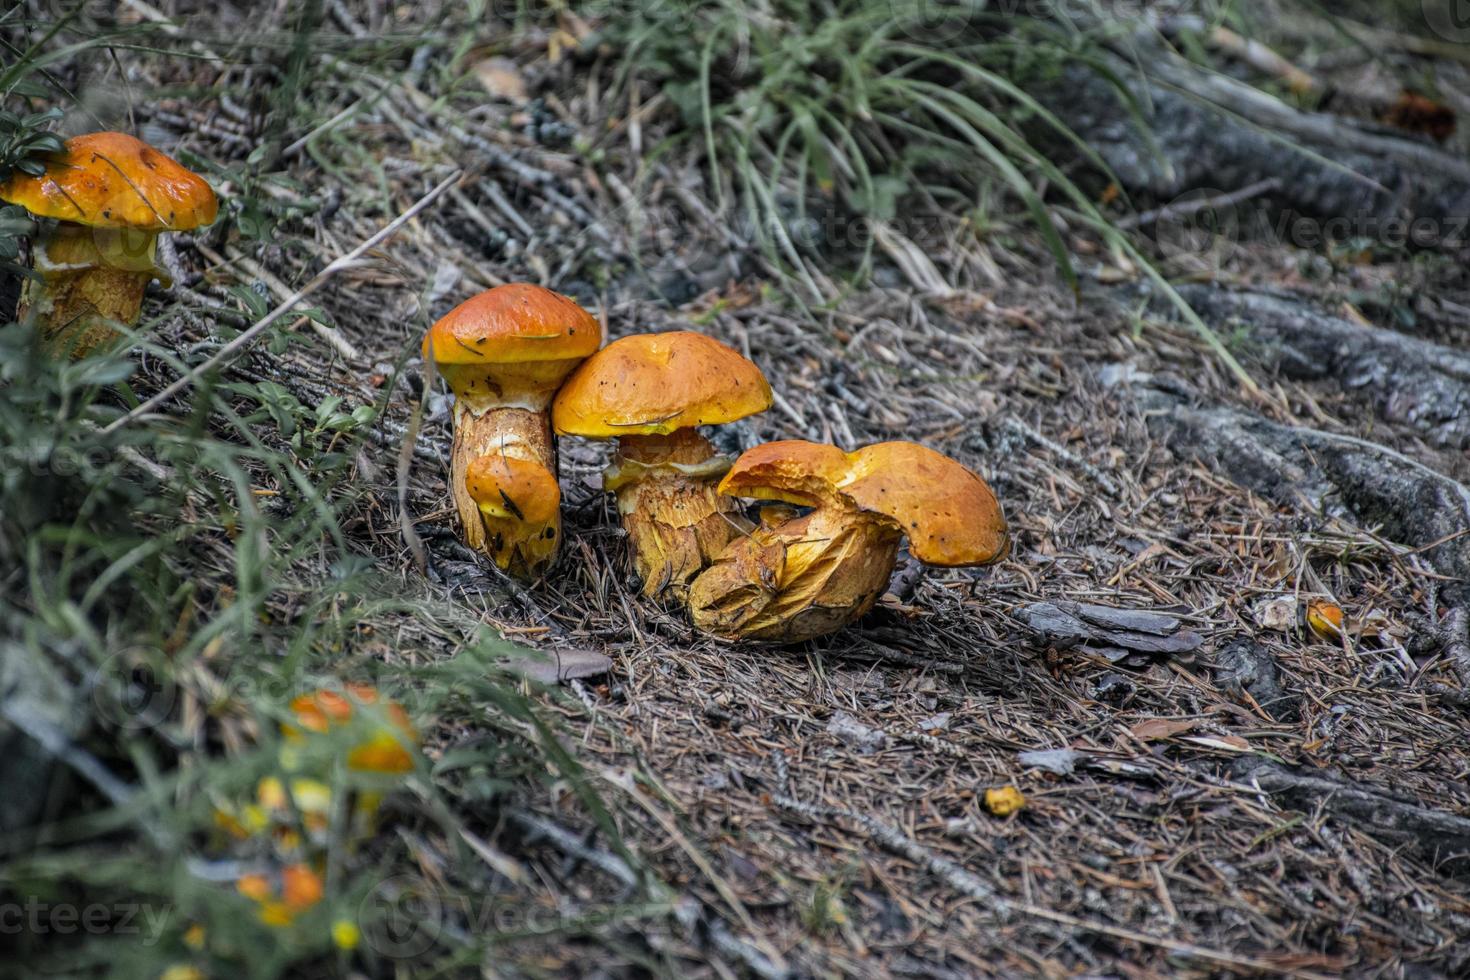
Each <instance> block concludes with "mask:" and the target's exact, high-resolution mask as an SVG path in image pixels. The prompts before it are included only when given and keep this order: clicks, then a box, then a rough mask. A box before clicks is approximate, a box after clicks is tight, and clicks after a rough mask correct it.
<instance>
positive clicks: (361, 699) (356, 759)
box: [281, 684, 418, 774]
mask: <svg viewBox="0 0 1470 980" xmlns="http://www.w3.org/2000/svg"><path fill="white" fill-rule="evenodd" d="M378 701H379V699H378V692H377V690H376V689H375V688H373V687H371V686H370V685H367V684H349V685H347V688H346V693H345V694H343V693H339V692H337V691H331V690H321V691H315V692H313V693H311V694H303V695H301V696H300V697H297V698H295V699H294V700H292V702H291V711H292V713H293V714H294V715H295V716H296V724H297V725H299V726H300V727H301V728H303V729H305V730H306V731H308V732H316V733H325V732H327V731H330V730H331V729H332V728H335V727H338V726H342V725H348V724H351V723H352V722H353V721H354V720H355V707H356V706H366V705H377V704H378ZM382 711H383V713H384V715H385V716H386V719H387V721H388V724H387V725H374V726H372V727H371V728H370V729H369V730H368V731H367V734H366V737H365V738H364V739H363V740H362V741H360V742H358V743H357V744H355V745H353V747H352V748H351V749H350V750H349V752H348V754H347V767H348V768H349V769H355V770H358V771H359V772H377V773H388V774H402V773H406V772H411V771H412V770H413V755H412V754H411V753H410V751H409V748H408V746H411V745H413V744H415V743H416V742H417V741H418V733H417V732H415V731H414V727H413V723H412V722H411V721H409V718H408V713H407V712H406V711H404V710H403V708H402V707H401V706H400V705H398V704H396V703H394V702H392V701H388V702H386V703H385V704H383V706H382ZM281 727H282V731H283V732H284V733H285V735H286V736H287V737H288V738H292V739H299V738H301V737H302V733H301V731H300V730H299V729H298V728H297V727H296V726H294V725H282V726H281Z"/></svg>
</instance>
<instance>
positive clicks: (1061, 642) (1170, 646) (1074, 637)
mask: <svg viewBox="0 0 1470 980" xmlns="http://www.w3.org/2000/svg"><path fill="white" fill-rule="evenodd" d="M1016 615H1017V616H1018V617H1019V618H1020V619H1021V620H1022V621H1023V622H1025V623H1026V624H1027V625H1028V626H1030V627H1031V628H1032V629H1034V630H1036V631H1037V632H1039V633H1041V634H1042V635H1043V636H1045V637H1046V639H1047V641H1048V642H1049V643H1052V644H1055V645H1056V646H1059V647H1073V646H1081V647H1083V648H1086V649H1088V650H1091V651H1092V652H1095V653H1098V654H1101V655H1102V656H1104V657H1106V658H1107V659H1108V660H1109V661H1111V662H1113V663H1119V662H1124V663H1129V664H1130V665H1135V666H1136V665H1139V664H1142V663H1145V662H1147V659H1148V656H1141V655H1149V656H1151V655H1159V654H1166V655H1167V654H1178V653H1193V652H1194V651H1195V650H1198V649H1199V648H1200V645H1201V644H1203V643H1204V637H1202V636H1201V635H1200V634H1198V633H1196V632H1195V631H1193V630H1189V629H1184V628H1183V621H1182V620H1181V619H1180V618H1179V617H1177V616H1171V615H1168V614H1166V613H1159V612H1151V611H1149V610H1143V609H1115V608H1112V607H1110V606H1098V605H1093V604H1090V603H1078V602H1066V601H1059V602H1033V603H1030V604H1029V605H1026V606H1022V607H1021V608H1020V609H1018V610H1017V611H1016Z"/></svg>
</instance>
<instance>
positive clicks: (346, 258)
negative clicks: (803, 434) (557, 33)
mask: <svg viewBox="0 0 1470 980" xmlns="http://www.w3.org/2000/svg"><path fill="white" fill-rule="evenodd" d="M462 173H463V171H461V170H456V171H455V172H454V173H452V174H450V175H449V176H448V177H446V178H444V179H443V180H442V181H440V182H439V184H438V186H436V187H435V188H434V189H433V190H431V191H429V193H427V194H425V195H424V196H423V197H421V198H419V199H418V200H417V201H416V202H414V205H413V206H412V207H410V208H409V209H408V210H407V211H405V212H403V213H402V214H400V215H399V216H398V217H396V218H394V219H393V220H392V221H390V222H388V223H387V224H386V225H384V226H383V227H382V228H381V229H379V230H378V232H377V234H375V235H373V236H372V237H371V238H369V239H367V241H365V242H363V243H362V244H361V245H359V246H357V248H354V249H353V250H352V251H350V252H348V253H347V254H346V255H343V256H340V257H339V258H336V259H333V260H332V263H331V264H330V265H328V266H327V267H326V268H325V269H323V270H322V271H321V272H318V273H317V274H316V275H315V276H314V277H312V280H311V281H310V282H308V283H307V284H306V285H305V286H302V287H301V288H300V289H298V290H297V291H296V292H295V293H294V294H293V295H291V296H289V297H288V298H287V299H285V300H284V301H283V302H282V303H281V305H280V306H277V307H276V308H275V309H273V310H271V311H270V312H269V313H267V314H266V315H265V316H264V317H262V318H261V319H260V320H257V321H256V322H255V323H254V324H253V325H252V326H251V327H250V328H249V329H247V330H246V331H245V332H244V333H242V334H240V336H238V337H236V338H235V339H234V340H232V341H230V342H229V343H228V344H225V345H224V346H223V347H221V348H220V349H219V350H218V351H217V352H216V353H215V355H214V356H213V357H211V358H210V359H209V360H207V361H205V362H204V363H203V364H201V365H199V366H198V367H196V368H194V369H193V370H192V371H189V372H188V373H186V374H185V375H183V377H181V378H179V379H178V380H177V381H175V382H173V383H172V384H170V385H168V386H167V387H165V388H164V389H163V390H162V391H160V392H158V393H157V394H156V395H154V396H153V397H151V398H149V399H148V400H147V401H145V402H143V403H142V404H141V405H139V406H138V407H137V408H134V409H133V410H132V411H130V412H128V413H127V414H126V415H123V416H121V417H119V418H117V419H115V420H114V421H112V422H111V423H109V424H108V425H107V426H106V427H105V428H103V430H102V434H103V435H110V434H112V433H113V432H116V431H117V430H118V429H120V428H122V427H123V426H125V425H127V424H128V423H129V422H131V421H133V420H134V419H136V418H138V417H139V416H141V415H144V414H146V413H147V412H149V411H151V410H152V409H154V408H157V407H158V406H159V405H161V404H163V403H164V402H165V401H167V400H168V399H169V398H171V397H172V396H173V395H174V394H175V393H177V392H178V391H180V390H181V389H183V388H185V387H187V386H188V385H191V384H193V383H195V382H196V381H198V380H199V379H200V378H201V377H203V376H204V375H205V374H206V373H208V372H209V371H212V370H214V369H215V368H217V367H219V366H220V365H221V364H223V363H224V362H225V361H228V360H229V359H230V358H231V357H233V356H234V355H235V354H237V353H238V352H239V351H241V350H243V349H244V348H245V347H246V346H248V345H249V344H250V342H251V341H253V340H254V339H255V338H256V337H258V336H260V334H261V332H262V331H263V330H265V328H266V327H269V326H270V325H271V324H273V323H275V322H276V321H277V320H279V319H280V318H281V317H283V316H285V315H286V314H287V313H288V312H290V310H291V309H292V308H293V307H294V306H296V304H298V303H300V302H301V301H302V300H304V299H305V298H306V297H308V296H310V295H311V294H312V293H314V292H316V291H317V290H318V289H320V288H321V287H322V286H323V285H325V284H326V282H327V280H329V279H331V278H332V277H333V276H334V275H336V274H337V273H339V272H341V271H342V270H343V269H346V268H348V267H349V266H351V265H352V264H353V263H354V262H356V261H357V260H358V259H359V258H361V257H362V255H363V254H364V253H366V252H367V251H368V250H369V249H372V248H376V247H377V246H378V245H381V244H382V243H383V242H384V241H385V240H386V239H388V238H389V237H391V236H392V235H393V234H394V233H395V232H396V231H398V229H400V228H402V227H403V226H404V225H405V224H407V223H408V222H409V221H411V220H413V218H414V216H415V215H417V214H418V213H419V212H420V211H422V210H424V209H425V208H427V207H428V206H429V205H430V204H433V203H434V202H435V201H436V200H438V198H439V195H441V194H443V193H444V192H445V191H447V190H449V188H450V187H452V186H453V185H454V184H455V183H456V182H457V181H458V180H459V178H460V175H461V174H462Z"/></svg>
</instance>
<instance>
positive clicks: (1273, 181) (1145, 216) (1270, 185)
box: [1117, 177, 1281, 231]
mask: <svg viewBox="0 0 1470 980" xmlns="http://www.w3.org/2000/svg"><path fill="white" fill-rule="evenodd" d="M1280 186H1281V181H1280V180H1278V179H1277V178H1275V177H1267V178H1266V179H1265V180H1258V181H1256V182H1255V183H1254V184H1249V185H1247V186H1245V187H1241V188H1239V189H1238V190H1233V191H1230V192H1229V193H1227V194H1215V195H1213V196H1210V197H1200V198H1193V199H1191V200H1188V201H1175V202H1173V203H1171V204H1166V205H1165V206H1164V207H1161V208H1153V209H1152V210H1149V211H1141V212H1139V213H1138V214H1130V215H1128V216H1127V217H1124V218H1119V219H1118V222H1117V224H1118V227H1119V228H1122V229H1124V230H1125V231H1126V230H1128V229H1130V228H1140V227H1143V226H1145V225H1151V224H1153V223H1154V222H1156V221H1158V220H1159V219H1161V218H1183V217H1187V216H1189V215H1191V214H1196V213H1198V212H1200V211H1203V210H1205V209H1206V208H1228V207H1233V206H1234V205H1236V204H1239V203H1240V202H1242V201H1249V200H1250V199H1251V198H1253V197H1260V196H1261V195H1262V194H1269V193H1271V192H1272V191H1274V190H1276V189H1277V188H1279V187H1280Z"/></svg>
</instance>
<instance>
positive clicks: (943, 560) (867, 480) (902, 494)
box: [842, 442, 1010, 566]
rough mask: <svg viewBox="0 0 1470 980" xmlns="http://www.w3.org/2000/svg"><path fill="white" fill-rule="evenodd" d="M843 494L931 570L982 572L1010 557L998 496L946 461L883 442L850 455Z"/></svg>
mask: <svg viewBox="0 0 1470 980" xmlns="http://www.w3.org/2000/svg"><path fill="white" fill-rule="evenodd" d="M850 459H851V460H852V469H851V471H850V472H849V474H848V477H847V479H846V480H844V481H843V483H842V492H843V493H844V494H846V495H847V496H848V497H849V498H850V499H851V500H852V501H853V502H854V503H855V504H857V506H858V507H860V508H862V509H863V510H867V511H875V512H877V513H880V514H884V515H887V516H888V517H890V518H892V519H893V520H894V521H896V522H897V523H898V524H899V525H900V526H901V527H902V528H903V533H904V534H906V535H908V539H909V552H910V553H911V554H912V555H913V556H914V557H915V558H917V559H919V561H921V562H924V563H925V564H927V565H945V566H959V565H984V564H988V563H990V562H993V561H999V560H1001V559H1002V558H1004V557H1005V556H1006V555H1007V554H1009V553H1010V534H1009V531H1008V529H1007V527H1006V519H1005V515H1003V514H1002V513H1001V509H1000V502H999V501H997V500H996V499H995V493H994V492H993V491H992V490H991V489H990V485H989V484H987V483H986V482H985V481H984V480H982V479H980V477H978V476H976V475H975V474H974V473H972V472H970V470H968V469H966V468H965V467H964V466H962V465H961V464H959V463H957V462H955V461H954V460H952V459H950V458H949V457H948V456H946V455H944V454H943V453H939V452H935V451H934V450H932V449H930V448H928V447H927V446H920V445H918V444H917V443H912V442H880V443H878V444H877V445H873V446H866V447H864V448H863V449H859V450H858V451H857V452H855V453H852V454H851V456H850Z"/></svg>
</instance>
